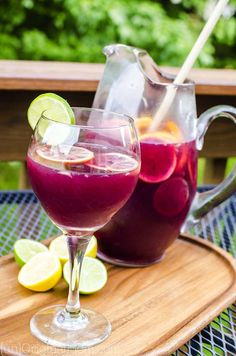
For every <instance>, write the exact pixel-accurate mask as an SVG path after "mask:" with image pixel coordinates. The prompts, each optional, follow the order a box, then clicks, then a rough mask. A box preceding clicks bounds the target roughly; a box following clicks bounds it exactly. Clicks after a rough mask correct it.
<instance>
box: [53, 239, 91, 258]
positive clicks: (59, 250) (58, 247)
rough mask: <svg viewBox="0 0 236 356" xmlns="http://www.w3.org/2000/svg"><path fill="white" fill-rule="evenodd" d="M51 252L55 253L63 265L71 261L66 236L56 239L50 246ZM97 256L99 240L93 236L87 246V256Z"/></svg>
mask: <svg viewBox="0 0 236 356" xmlns="http://www.w3.org/2000/svg"><path fill="white" fill-rule="evenodd" d="M49 251H50V252H52V253H54V254H55V255H56V256H57V257H58V258H59V260H60V261H61V263H62V264H64V263H66V262H67V261H68V259H69V254H68V247H67V242H66V236H65V235H60V236H58V237H56V238H55V239H54V240H53V241H52V242H51V243H50V246H49ZM96 254H97V239H96V237H95V236H92V237H91V239H90V241H89V244H88V246H87V249H86V252H85V255H86V256H90V257H96Z"/></svg>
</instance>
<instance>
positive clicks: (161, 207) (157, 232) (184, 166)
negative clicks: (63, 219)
mask: <svg viewBox="0 0 236 356" xmlns="http://www.w3.org/2000/svg"><path fill="white" fill-rule="evenodd" d="M104 53H105V55H106V57H107V62H106V66H105V70H104V74H103V77H102V79H101V81H100V84H99V86H98V89H97V92H96V96H95V99H94V103H93V107H96V108H103V109H106V110H109V111H115V112H118V113H123V114H127V115H130V116H132V117H133V118H135V119H136V126H137V128H138V131H139V135H140V146H141V172H140V176H139V181H138V184H137V186H136V188H135V191H134V193H133V194H132V196H131V198H130V199H129V201H128V202H127V203H126V205H125V206H124V207H123V208H122V209H121V210H120V211H119V212H118V213H117V214H116V215H115V216H114V217H113V218H112V220H111V221H110V222H109V223H108V224H107V225H106V226H105V227H103V228H102V229H101V230H99V231H98V232H97V233H96V236H97V238H98V244H99V253H98V255H99V257H101V258H102V259H103V260H105V261H107V262H111V263H113V264H118V265H123V266H146V265H149V264H152V263H155V262H158V261H160V260H161V259H162V258H163V256H164V252H165V250H166V249H167V247H169V246H170V245H171V244H172V243H173V241H174V240H175V239H176V238H177V237H178V235H179V234H180V231H187V230H189V229H190V228H191V227H192V226H193V224H194V223H196V222H198V221H199V219H200V218H201V217H202V216H203V215H205V214H206V213H207V212H208V211H209V210H210V209H212V208H213V207H214V206H216V205H218V204H220V203H221V202H222V201H224V200H225V199H226V198H228V197H229V196H230V195H231V194H232V193H233V192H234V191H236V168H234V169H233V171H232V172H231V174H230V175H229V176H228V177H227V178H226V179H225V180H224V181H223V182H222V183H221V184H219V185H218V186H217V187H216V188H214V189H212V190H210V191H208V192H205V193H201V194H200V193H197V192H196V188H197V151H198V150H201V148H202V146H203V140H204V135H205V132H206V130H207V128H208V126H209V125H210V123H211V122H212V121H213V120H215V119H216V118H218V117H220V116H224V117H227V118H229V119H231V120H233V121H234V122H236V108H234V107H231V106H227V105H223V106H222V105H220V106H215V107H213V108H211V109H209V110H207V111H206V112H205V113H203V114H202V115H201V116H200V117H199V118H198V119H197V114H196V100H195V86H194V83H193V82H191V81H188V80H187V81H186V82H185V83H184V84H182V85H174V84H173V79H174V77H173V76H170V75H164V74H163V73H161V72H160V70H159V69H158V67H157V66H156V64H155V63H154V62H153V60H152V59H151V58H150V57H149V55H148V54H147V52H146V51H144V50H141V49H137V48H133V47H128V46H125V45H120V44H118V45H110V46H107V47H105V48H104ZM168 91H172V100H171V102H170V103H169V105H168V110H166V112H165V115H162V117H160V118H158V115H159V111H158V110H159V109H160V106H161V104H162V102H163V100H164V98H166V95H167V93H168ZM173 93H174V94H173ZM162 114H163V112H162ZM153 120H155V125H153V124H152V123H153ZM153 126H154V127H153ZM150 127H151V128H152V129H151V130H150Z"/></svg>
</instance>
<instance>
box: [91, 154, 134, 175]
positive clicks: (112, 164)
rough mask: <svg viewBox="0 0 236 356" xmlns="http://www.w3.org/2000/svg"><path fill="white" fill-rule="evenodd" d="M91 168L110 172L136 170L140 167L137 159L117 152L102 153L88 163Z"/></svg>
mask: <svg viewBox="0 0 236 356" xmlns="http://www.w3.org/2000/svg"><path fill="white" fill-rule="evenodd" d="M86 165H88V166H89V167H91V168H94V169H98V170H106V171H110V172H126V171H134V170H135V169H137V168H138V162H137V161H136V159H134V158H132V157H130V156H128V155H126V154H124V153H117V152H108V153H101V154H99V155H96V156H94V158H93V159H92V160H91V161H89V162H88V163H86Z"/></svg>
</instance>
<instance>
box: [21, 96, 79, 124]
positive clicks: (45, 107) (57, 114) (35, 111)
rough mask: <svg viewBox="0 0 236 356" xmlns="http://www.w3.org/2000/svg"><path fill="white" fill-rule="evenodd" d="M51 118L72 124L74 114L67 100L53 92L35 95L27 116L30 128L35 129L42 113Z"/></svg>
mask: <svg viewBox="0 0 236 356" xmlns="http://www.w3.org/2000/svg"><path fill="white" fill-rule="evenodd" d="M43 112H45V116H46V117H47V118H49V119H51V120H54V121H58V122H61V123H64V124H74V123H75V116H74V113H73V110H72V109H71V107H70V105H69V104H68V102H67V101H66V100H65V99H63V98H62V97H60V96H59V95H57V94H54V93H45V94H41V95H39V96H37V97H36V98H35V99H34V100H33V101H32V102H31V104H30V106H29V109H28V112H27V116H28V121H29V124H30V126H31V127H32V129H33V130H34V129H35V126H36V125H37V123H38V121H39V119H40V117H41V115H42V113H43Z"/></svg>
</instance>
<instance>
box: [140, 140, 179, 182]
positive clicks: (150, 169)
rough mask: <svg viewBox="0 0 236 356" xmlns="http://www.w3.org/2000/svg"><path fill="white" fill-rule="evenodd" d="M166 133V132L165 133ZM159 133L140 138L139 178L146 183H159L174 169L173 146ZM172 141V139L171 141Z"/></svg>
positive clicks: (174, 153) (174, 155) (174, 156)
mask: <svg viewBox="0 0 236 356" xmlns="http://www.w3.org/2000/svg"><path fill="white" fill-rule="evenodd" d="M167 135H168V134H167ZM166 142H170V141H169V140H167V138H166V137H165V139H163V138H162V136H160V135H159V133H156V134H146V135H143V136H141V138H140V148H141V162H142V164H141V172H140V175H139V178H140V179H142V180H143V181H144V182H147V183H159V182H162V181H164V180H166V179H168V178H169V177H170V176H171V175H172V173H173V172H174V170H175V166H176V152H175V146H174V145H173V144H171V143H170V144H169V143H166ZM172 142H173V141H172Z"/></svg>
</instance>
